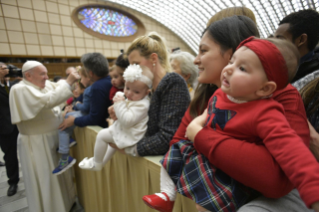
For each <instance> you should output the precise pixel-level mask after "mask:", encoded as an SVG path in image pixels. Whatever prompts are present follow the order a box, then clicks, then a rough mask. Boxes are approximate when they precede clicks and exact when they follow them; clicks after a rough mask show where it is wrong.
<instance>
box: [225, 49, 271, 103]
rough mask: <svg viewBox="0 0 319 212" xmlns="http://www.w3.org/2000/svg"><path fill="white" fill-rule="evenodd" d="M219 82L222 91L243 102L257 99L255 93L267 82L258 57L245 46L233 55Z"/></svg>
mask: <svg viewBox="0 0 319 212" xmlns="http://www.w3.org/2000/svg"><path fill="white" fill-rule="evenodd" d="M220 80H221V89H222V91H224V92H225V93H226V94H228V95H230V96H232V97H234V98H236V99H238V100H245V101H251V100H256V99H259V98H260V96H258V95H257V94H256V92H257V91H258V90H260V89H261V88H262V87H263V86H264V84H265V83H266V82H268V80H267V76H266V74H265V71H264V68H263V66H262V64H261V62H260V60H259V58H258V56H257V55H256V54H255V53H254V52H253V51H252V50H250V49H248V48H247V47H245V46H243V47H241V48H239V49H238V50H237V51H236V52H235V53H234V55H233V57H232V58H231V60H230V62H229V64H228V65H227V66H226V67H225V68H224V69H223V71H222V74H221V77H220Z"/></svg>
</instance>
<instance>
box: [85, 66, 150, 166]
mask: <svg viewBox="0 0 319 212" xmlns="http://www.w3.org/2000/svg"><path fill="white" fill-rule="evenodd" d="M123 77H124V79H125V88H124V93H123V92H117V93H116V95H115V96H114V98H113V101H114V110H115V114H116V117H117V120H116V121H115V122H114V124H113V125H112V126H110V127H109V128H106V129H103V130H101V131H100V132H99V133H98V135H97V137H96V142H95V147H94V157H92V158H89V159H88V158H87V157H86V158H84V159H83V160H82V161H81V162H80V163H79V167H80V168H82V169H88V170H94V171H99V170H101V169H102V168H103V166H104V165H105V164H106V163H107V162H108V161H109V160H110V159H111V158H112V156H113V155H114V153H115V151H116V149H114V148H112V147H111V146H110V145H109V143H114V144H115V145H116V146H117V147H118V148H120V149H125V151H126V152H127V151H129V152H127V153H130V154H132V152H131V151H132V149H131V148H127V147H130V146H133V145H135V144H136V143H137V142H138V141H139V140H141V139H142V138H143V137H144V134H145V132H146V129H147V122H148V109H149V105H150V100H149V97H148V96H149V93H150V91H151V88H152V81H153V74H152V72H151V71H150V70H149V69H148V68H147V67H146V66H139V65H130V66H129V67H128V68H127V69H126V70H125V72H124V74H123ZM124 96H125V97H126V98H125V97H124Z"/></svg>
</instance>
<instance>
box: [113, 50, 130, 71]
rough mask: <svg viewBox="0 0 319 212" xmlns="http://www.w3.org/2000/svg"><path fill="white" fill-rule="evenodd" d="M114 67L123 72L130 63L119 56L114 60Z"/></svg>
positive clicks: (121, 55)
mask: <svg viewBox="0 0 319 212" xmlns="http://www.w3.org/2000/svg"><path fill="white" fill-rule="evenodd" d="M115 65H117V66H119V67H120V68H121V69H123V71H124V70H125V69H126V68H127V67H128V66H129V65H130V62H129V61H128V59H127V57H124V54H123V53H122V54H120V56H118V57H117V58H116V61H115Z"/></svg>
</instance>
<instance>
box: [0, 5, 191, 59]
mask: <svg viewBox="0 0 319 212" xmlns="http://www.w3.org/2000/svg"><path fill="white" fill-rule="evenodd" d="M89 3H99V4H105V5H108V6H112V7H115V8H119V9H122V10H125V11H127V12H129V13H131V14H132V15H134V16H136V17H137V18H139V19H140V20H141V21H142V23H143V24H144V25H145V28H146V33H149V32H151V31H154V30H156V31H157V32H158V33H159V34H160V35H161V36H163V37H164V38H165V39H166V41H167V45H168V48H169V49H172V48H175V47H181V49H182V50H185V51H189V52H191V53H194V52H192V51H191V50H190V48H189V47H188V46H187V45H186V44H185V42H183V41H182V40H181V39H180V38H179V37H177V36H176V35H175V34H173V33H172V32H171V31H170V30H169V29H167V28H165V27H164V26H163V25H161V24H159V23H158V22H156V21H155V20H153V19H150V18H148V17H147V16H145V15H143V14H141V13H139V12H137V11H134V10H132V9H129V8H126V7H123V6H119V5H117V4H114V3H110V2H103V1H98V0H1V3H0V30H1V31H0V35H1V38H0V46H2V47H3V48H0V55H5V56H10V55H11V56H12V57H15V56H20V55H26V54H29V55H31V56H44V57H45V56H49V55H51V56H61V57H62V56H64V57H80V56H81V55H82V54H83V53H86V52H88V51H92V52H94V51H96V52H102V53H103V54H104V55H105V56H106V57H110V58H115V57H117V56H118V55H119V54H120V49H126V48H127V47H128V46H129V45H130V42H114V41H108V40H102V39H100V38H97V37H93V36H92V35H89V34H87V33H85V32H83V31H82V30H81V29H80V28H78V27H77V26H76V25H75V24H74V22H73V20H72V19H71V13H72V11H73V10H74V8H76V7H78V6H80V5H85V4H89ZM3 30H4V31H3Z"/></svg>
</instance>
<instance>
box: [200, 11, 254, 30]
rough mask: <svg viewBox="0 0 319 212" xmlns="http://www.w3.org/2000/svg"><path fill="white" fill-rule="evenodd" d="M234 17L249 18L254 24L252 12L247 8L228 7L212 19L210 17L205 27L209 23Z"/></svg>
mask: <svg viewBox="0 0 319 212" xmlns="http://www.w3.org/2000/svg"><path fill="white" fill-rule="evenodd" d="M234 15H243V16H246V17H248V18H250V19H251V20H252V21H253V22H255V24H256V25H257V23H256V17H255V15H254V13H253V11H251V10H250V9H249V8H247V7H228V8H226V9H223V10H221V11H219V12H217V13H215V15H214V16H213V17H211V18H210V19H209V21H208V22H207V25H206V27H208V26H209V25H210V24H211V23H214V22H216V21H219V20H221V19H223V18H227V17H231V16H234Z"/></svg>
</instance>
